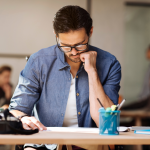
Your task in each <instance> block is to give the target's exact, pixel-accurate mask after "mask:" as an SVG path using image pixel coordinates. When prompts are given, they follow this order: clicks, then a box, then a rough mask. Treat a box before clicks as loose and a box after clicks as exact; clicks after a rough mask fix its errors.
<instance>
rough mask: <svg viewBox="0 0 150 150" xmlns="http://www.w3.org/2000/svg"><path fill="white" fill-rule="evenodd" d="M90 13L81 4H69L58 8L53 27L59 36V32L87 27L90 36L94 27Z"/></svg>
mask: <svg viewBox="0 0 150 150" xmlns="http://www.w3.org/2000/svg"><path fill="white" fill-rule="evenodd" d="M92 22H93V21H92V18H91V17H90V14H89V13H88V12H87V11H86V10H85V9H83V8H81V7H79V6H73V5H68V6H64V7H62V8H61V9H59V10H58V12H57V13H56V14H55V17H54V21H53V28H54V31H55V33H56V35H57V36H58V34H59V33H66V32H69V31H70V30H78V29H80V28H85V30H86V33H87V35H88V36H89V33H90V30H91V27H92Z"/></svg>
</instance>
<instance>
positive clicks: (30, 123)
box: [25, 120, 38, 130]
mask: <svg viewBox="0 0 150 150" xmlns="http://www.w3.org/2000/svg"><path fill="white" fill-rule="evenodd" d="M25 123H26V124H27V125H28V126H29V127H30V128H32V129H33V130H35V129H37V128H38V126H36V125H35V124H34V123H33V122H32V121H31V120H26V122H25Z"/></svg>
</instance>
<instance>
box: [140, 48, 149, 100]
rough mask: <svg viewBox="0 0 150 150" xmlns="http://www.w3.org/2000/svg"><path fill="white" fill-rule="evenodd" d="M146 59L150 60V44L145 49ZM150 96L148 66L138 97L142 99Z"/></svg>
mask: <svg viewBox="0 0 150 150" xmlns="http://www.w3.org/2000/svg"><path fill="white" fill-rule="evenodd" d="M146 59H147V60H148V61H150V46H149V47H148V48H147V50H146ZM149 96H150V66H149V67H148V70H147V72H146V74H145V78H144V82H143V86H142V90H141V93H140V94H139V99H141V100H143V99H146V98H148V97H149Z"/></svg>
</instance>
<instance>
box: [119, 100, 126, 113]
mask: <svg viewBox="0 0 150 150" xmlns="http://www.w3.org/2000/svg"><path fill="white" fill-rule="evenodd" d="M125 101H126V100H125V99H123V101H122V102H121V103H120V105H119V107H118V110H120V109H121V107H122V106H123V104H124V102H125Z"/></svg>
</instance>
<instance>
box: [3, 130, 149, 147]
mask: <svg viewBox="0 0 150 150" xmlns="http://www.w3.org/2000/svg"><path fill="white" fill-rule="evenodd" d="M24 143H36V144H42V143H43V144H51V143H56V144H68V145H69V144H78V145H79V144H87V145H97V144H99V145H101V144H103V145H108V144H122V145H141V144H145V145H150V135H142V134H134V133H133V132H121V133H120V135H115V136H106V135H105V136H104V135H103V136H102V135H99V134H96V133H66V132H64V133H62V132H61V133H59V132H51V131H41V132H39V133H37V134H33V135H0V144H11V145H14V144H24Z"/></svg>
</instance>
